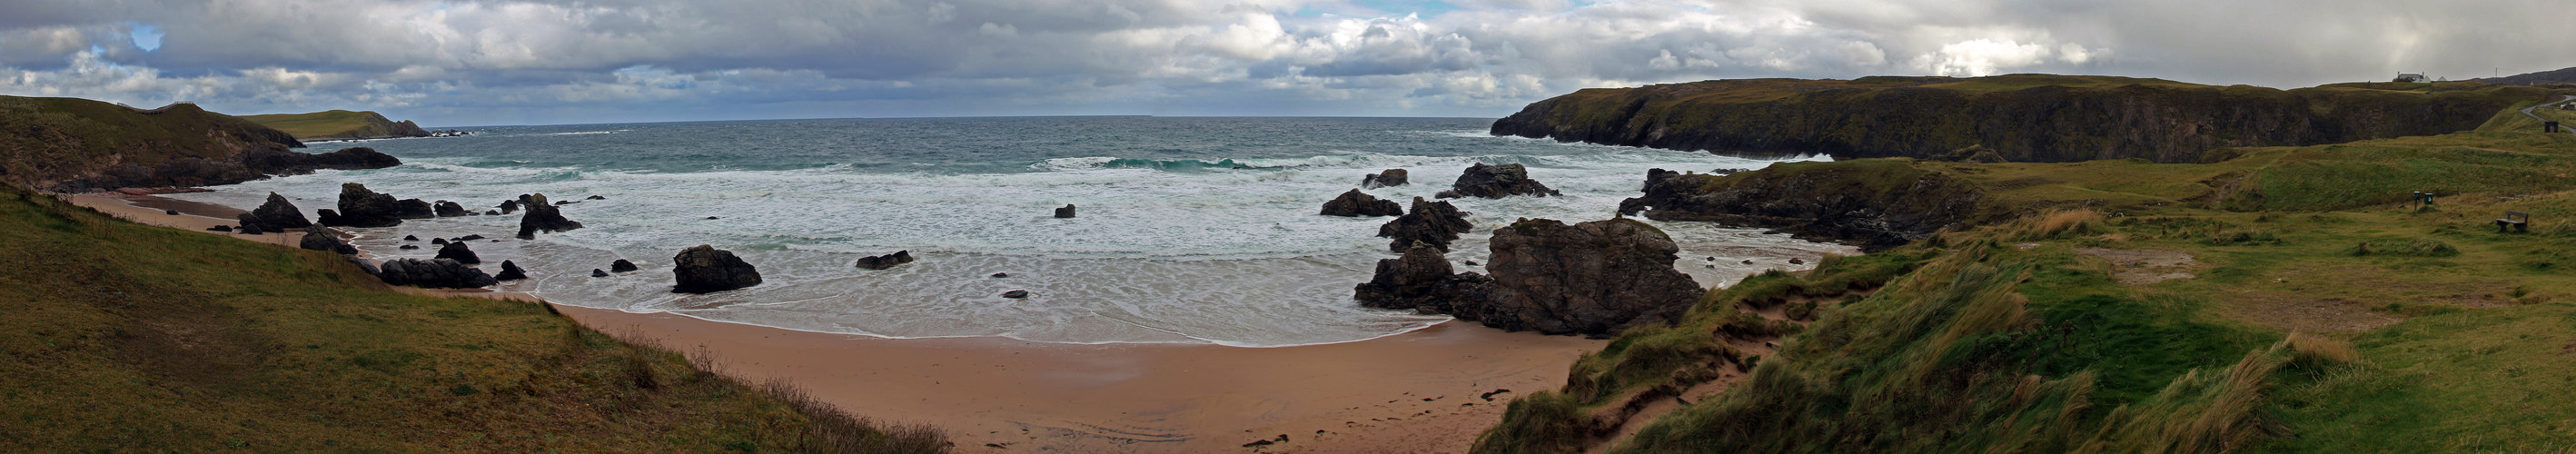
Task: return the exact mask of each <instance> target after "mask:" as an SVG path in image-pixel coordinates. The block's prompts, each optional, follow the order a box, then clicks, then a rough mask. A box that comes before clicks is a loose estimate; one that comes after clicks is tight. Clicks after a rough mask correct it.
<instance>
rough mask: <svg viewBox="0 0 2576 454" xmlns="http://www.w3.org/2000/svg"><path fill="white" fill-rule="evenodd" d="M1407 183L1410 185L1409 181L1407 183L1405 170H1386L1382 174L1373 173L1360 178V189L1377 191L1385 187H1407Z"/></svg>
mask: <svg viewBox="0 0 2576 454" xmlns="http://www.w3.org/2000/svg"><path fill="white" fill-rule="evenodd" d="M1406 183H1409V182H1408V181H1405V172H1404V169H1386V170H1385V171H1382V172H1378V173H1372V174H1368V175H1367V176H1362V177H1360V189H1377V188H1383V187H1388V186H1403V185H1405V184H1406Z"/></svg>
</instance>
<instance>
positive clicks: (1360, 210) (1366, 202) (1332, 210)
mask: <svg viewBox="0 0 2576 454" xmlns="http://www.w3.org/2000/svg"><path fill="white" fill-rule="evenodd" d="M1321 214H1323V215H1325V216H1342V217H1359V216H1372V217H1375V216H1401V215H1404V205H1397V204H1396V203H1395V201H1393V200H1382V199H1379V198H1377V197H1376V196H1371V195H1368V193H1365V192H1360V190H1358V189H1352V190H1350V192H1344V193H1342V195H1341V196H1340V197H1334V198H1333V200H1332V201H1330V202H1324V211H1323V213H1321Z"/></svg>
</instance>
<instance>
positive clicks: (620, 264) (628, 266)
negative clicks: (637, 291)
mask: <svg viewBox="0 0 2576 454" xmlns="http://www.w3.org/2000/svg"><path fill="white" fill-rule="evenodd" d="M640 269H643V268H638V267H636V266H635V262H629V261H626V259H617V261H614V262H608V270H609V271H615V272H620V273H624V272H629V271H635V270H640Z"/></svg>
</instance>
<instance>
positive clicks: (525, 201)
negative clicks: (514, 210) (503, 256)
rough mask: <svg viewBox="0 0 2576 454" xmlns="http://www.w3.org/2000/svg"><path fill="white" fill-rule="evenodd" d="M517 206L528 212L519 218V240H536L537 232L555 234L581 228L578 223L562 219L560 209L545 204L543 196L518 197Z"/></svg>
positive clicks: (544, 196)
mask: <svg viewBox="0 0 2576 454" xmlns="http://www.w3.org/2000/svg"><path fill="white" fill-rule="evenodd" d="M519 205H520V206H521V207H523V208H526V209H527V210H528V214H527V215H524V216H521V217H519V239H522V240H533V239H536V238H537V233H538V232H544V233H555V232H561V231H566V230H572V229H578V228H581V223H580V222H573V220H571V219H564V217H563V211H562V210H563V209H562V208H558V207H556V206H555V205H554V204H550V203H546V195H545V194H529V195H523V196H519Z"/></svg>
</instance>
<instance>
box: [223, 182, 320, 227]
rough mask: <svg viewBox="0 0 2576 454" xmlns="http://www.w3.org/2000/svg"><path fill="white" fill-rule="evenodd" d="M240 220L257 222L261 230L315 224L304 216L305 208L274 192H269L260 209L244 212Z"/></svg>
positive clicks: (246, 222)
mask: <svg viewBox="0 0 2576 454" xmlns="http://www.w3.org/2000/svg"><path fill="white" fill-rule="evenodd" d="M239 220H240V221H241V222H242V223H244V224H248V223H253V222H257V223H259V227H260V230H280V231H282V230H287V229H300V228H305V227H307V226H311V225H313V221H312V220H309V219H305V218H304V210H303V209H301V208H296V207H295V204H294V203H292V202H287V201H286V196H282V195H277V193H274V192H271V193H268V202H266V203H261V204H259V208H258V209H254V210H250V212H249V213H243V215H242V216H241V217H240V219H239Z"/></svg>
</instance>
